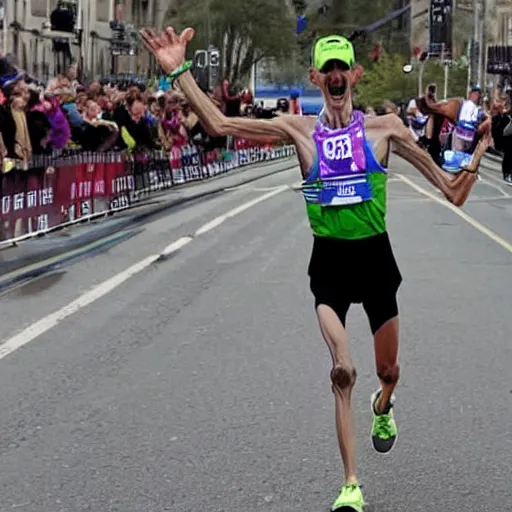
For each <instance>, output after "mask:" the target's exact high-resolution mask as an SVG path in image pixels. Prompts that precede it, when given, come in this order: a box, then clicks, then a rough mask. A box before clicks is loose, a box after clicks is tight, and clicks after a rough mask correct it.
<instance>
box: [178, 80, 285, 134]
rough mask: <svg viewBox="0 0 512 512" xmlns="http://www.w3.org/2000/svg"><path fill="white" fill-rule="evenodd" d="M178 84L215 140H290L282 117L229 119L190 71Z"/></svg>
mask: <svg viewBox="0 0 512 512" xmlns="http://www.w3.org/2000/svg"><path fill="white" fill-rule="evenodd" d="M177 82H178V85H179V87H180V89H181V91H182V92H183V94H185V96H186V97H187V100H188V101H189V103H190V104H191V106H192V108H193V110H194V112H195V113H196V114H197V116H198V117H199V119H200V120H201V122H202V123H203V125H204V127H205V129H206V131H207V132H208V133H209V134H210V135H212V136H214V137H225V136H228V135H232V136H234V137H240V138H242V139H247V140H253V141H256V142H261V143H269V144H271V143H275V142H288V141H291V139H290V136H289V135H288V133H287V131H286V122H285V121H283V120H282V119H280V118H279V117H276V118H274V119H271V120H263V119H248V118H244V117H226V116H225V115H224V114H223V113H222V112H221V111H220V110H219V109H218V108H217V107H216V106H215V105H214V103H213V102H212V101H211V100H210V98H208V96H207V95H206V94H205V93H204V92H203V91H201V89H200V88H199V86H198V85H197V83H196V81H195V80H194V77H193V76H192V73H191V72H190V71H187V72H185V73H183V74H182V75H180V76H179V77H178V79H177Z"/></svg>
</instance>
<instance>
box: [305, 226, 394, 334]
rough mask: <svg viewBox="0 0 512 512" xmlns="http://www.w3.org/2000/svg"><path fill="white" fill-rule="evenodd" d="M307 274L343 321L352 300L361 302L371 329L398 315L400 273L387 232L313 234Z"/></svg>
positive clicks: (318, 296) (318, 300)
mask: <svg viewBox="0 0 512 512" xmlns="http://www.w3.org/2000/svg"><path fill="white" fill-rule="evenodd" d="M308 274H309V278H310V288H311V291H312V292H313V295H314V297H315V308H317V307H318V306H319V305H320V304H325V305H326V306H329V307H331V308H332V309H333V310H334V311H335V312H336V314H337V315H338V317H339V319H340V320H341V322H342V324H343V325H345V322H346V318H347V312H348V310H349V308H350V305H351V304H362V305H363V308H364V310H365V311H366V314H367V316H368V320H369V322H370V327H371V330H372V333H373V334H375V333H376V332H377V330H378V329H379V328H380V327H381V326H382V325H384V324H385V323H386V322H387V321H388V320H390V319H391V318H394V317H395V316H397V315H398V304H397V300H396V295H397V292H398V288H399V287H400V284H401V282H402V275H401V274H400V270H399V269H398V265H397V263H396V261H395V257H394V255H393V250H392V248H391V244H390V241H389V237H388V234H387V233H383V234H380V235H376V236H372V237H369V238H363V239H360V240H342V239H337V238H327V237H318V236H315V237H314V242H313V251H312V254H311V260H310V262H309V269H308Z"/></svg>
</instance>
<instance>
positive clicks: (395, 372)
mask: <svg viewBox="0 0 512 512" xmlns="http://www.w3.org/2000/svg"><path fill="white" fill-rule="evenodd" d="M377 376H378V377H379V379H380V380H381V381H382V382H384V383H385V384H396V383H397V382H398V379H399V378H400V366H399V365H398V363H395V364H380V365H378V366H377Z"/></svg>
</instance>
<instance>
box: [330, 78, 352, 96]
mask: <svg viewBox="0 0 512 512" xmlns="http://www.w3.org/2000/svg"><path fill="white" fill-rule="evenodd" d="M327 90H328V91H329V94H330V95H331V96H332V97H334V98H342V97H343V96H344V95H345V91H346V90H347V86H346V84H345V81H343V82H342V83H341V84H340V85H332V84H327Z"/></svg>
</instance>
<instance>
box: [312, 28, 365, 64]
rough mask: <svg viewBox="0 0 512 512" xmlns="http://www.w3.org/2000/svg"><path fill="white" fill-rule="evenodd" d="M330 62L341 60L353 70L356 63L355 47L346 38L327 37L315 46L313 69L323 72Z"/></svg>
mask: <svg viewBox="0 0 512 512" xmlns="http://www.w3.org/2000/svg"><path fill="white" fill-rule="evenodd" d="M330 60H340V61H341V62H344V63H345V64H346V65H347V66H348V67H349V68H352V66H353V65H354V63H355V55H354V47H353V46H352V43H351V42H350V41H349V40H348V39H347V38H346V37H343V36H326V37H322V38H320V39H319V40H318V41H317V42H316V43H315V44H314V46H313V51H312V54H311V62H312V64H313V67H314V68H316V69H318V70H321V69H322V68H323V67H324V66H325V64H326V63H327V62H328V61H330Z"/></svg>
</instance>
